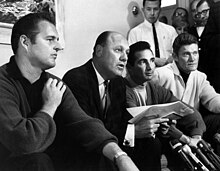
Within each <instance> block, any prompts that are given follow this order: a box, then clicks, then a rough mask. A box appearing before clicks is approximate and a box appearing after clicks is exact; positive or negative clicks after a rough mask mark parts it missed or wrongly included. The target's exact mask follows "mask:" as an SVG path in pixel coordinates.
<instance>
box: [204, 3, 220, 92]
mask: <svg viewBox="0 0 220 171" xmlns="http://www.w3.org/2000/svg"><path fill="white" fill-rule="evenodd" d="M219 9H220V1H219V0H214V2H213V5H212V6H211V8H210V13H209V19H208V22H207V24H206V28H205V34H204V47H205V52H204V53H205V54H204V56H205V59H207V58H208V60H206V65H205V71H204V72H205V73H206V74H207V77H208V79H209V81H210V83H211V84H212V85H213V87H214V88H215V90H216V91H217V92H218V93H220V81H219V78H220V77H219V75H220V65H219V63H220V60H219V59H220V58H219V54H220V22H219V21H220V20H219V18H220V10H219Z"/></svg>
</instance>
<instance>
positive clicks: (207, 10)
mask: <svg viewBox="0 0 220 171" xmlns="http://www.w3.org/2000/svg"><path fill="white" fill-rule="evenodd" d="M209 10H210V8H208V9H204V10H202V11H201V12H197V14H196V15H195V17H196V18H199V17H201V16H202V15H203V16H204V15H207V13H208V12H209Z"/></svg>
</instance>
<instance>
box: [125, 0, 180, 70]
mask: <svg viewBox="0 0 220 171" xmlns="http://www.w3.org/2000/svg"><path fill="white" fill-rule="evenodd" d="M142 11H143V13H144V17H145V20H144V22H142V23H141V24H139V25H138V26H136V27H134V28H132V29H131V30H130V31H129V33H128V42H129V44H130V45H131V44H133V43H135V42H138V41H147V42H149V43H150V45H151V47H152V49H153V51H154V54H155V56H156V58H155V63H156V66H163V65H166V64H168V63H171V62H172V61H173V59H172V44H173V41H174V39H175V38H176V36H177V33H176V31H175V29H174V28H173V27H172V26H170V25H167V24H164V23H161V22H160V21H159V20H158V18H159V15H160V11H161V0H143V9H142Z"/></svg>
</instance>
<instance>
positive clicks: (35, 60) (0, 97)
mask: <svg viewBox="0 0 220 171" xmlns="http://www.w3.org/2000/svg"><path fill="white" fill-rule="evenodd" d="M58 40H59V37H58V33H57V30H56V27H55V23H54V19H53V18H52V17H51V16H50V15H49V14H48V13H30V14H28V15H25V16H24V17H22V18H20V19H19V20H18V21H17V22H16V23H15V24H14V26H13V28H12V35H11V46H12V50H13V53H14V55H13V56H12V57H11V58H10V61H9V62H8V63H6V64H4V65H3V66H1V67H0V92H1V93H0V112H1V115H0V158H1V161H0V162H1V164H0V167H1V168H0V170H31V171H34V170H49V171H50V170H53V169H58V168H57V167H56V166H57V163H52V160H51V158H50V157H55V156H50V157H49V156H48V154H49V150H51V151H53V152H54V153H53V154H57V153H56V152H58V151H56V150H58V149H60V148H63V147H65V148H68V153H71V152H73V151H72V148H78V147H83V149H86V150H88V151H90V152H93V153H94V154H95V153H99V154H100V155H104V156H106V157H107V158H108V159H109V161H110V160H111V161H112V163H113V160H114V159H115V164H116V165H117V166H118V168H119V170H123V171H124V170H130V171H131V170H137V168H136V166H135V165H134V164H133V162H132V161H131V159H130V158H129V157H128V156H126V154H125V153H124V152H123V151H122V150H121V149H120V148H119V147H118V145H117V138H116V137H115V136H113V135H112V134H111V133H110V132H109V131H107V130H106V129H105V127H104V126H103V124H102V123H101V122H100V121H99V120H98V119H94V118H91V117H89V116H88V115H86V114H85V112H84V111H83V110H82V109H81V108H80V106H79V105H78V103H77V101H76V99H75V97H74V96H73V94H72V93H71V91H70V89H69V88H68V87H67V86H66V85H65V84H64V83H63V82H62V81H61V79H59V78H58V77H56V76H54V75H52V74H50V73H48V72H46V70H47V69H50V68H53V67H55V65H56V59H57V56H58V52H59V51H60V50H62V47H61V46H60V44H59V41H58ZM74 142H75V145H76V146H75V147H74ZM68 143H69V144H70V146H67V144H68ZM55 144H56V146H54V145H55ZM66 157H67V156H66ZM62 159H63V158H58V160H56V162H57V161H60V160H62ZM71 162H72V165H73V166H75V165H77V163H76V162H75V160H74V159H73V158H72V159H71ZM53 164H54V165H53ZM67 167H68V166H67V165H62V167H61V168H59V169H60V170H66V168H67ZM77 169H79V168H77ZM79 170H80V169H79ZM95 170H96V169H95Z"/></svg>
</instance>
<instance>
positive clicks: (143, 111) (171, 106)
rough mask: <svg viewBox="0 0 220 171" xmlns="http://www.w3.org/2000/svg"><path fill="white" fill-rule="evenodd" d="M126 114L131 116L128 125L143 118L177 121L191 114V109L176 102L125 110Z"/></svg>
mask: <svg viewBox="0 0 220 171" xmlns="http://www.w3.org/2000/svg"><path fill="white" fill-rule="evenodd" d="M127 110H128V112H129V113H130V114H131V115H132V116H133V118H132V119H130V120H129V122H130V123H134V124H135V123H137V122H138V121H140V120H141V119H142V118H143V117H145V118H149V119H153V118H169V119H172V120H177V119H180V118H182V117H183V116H185V115H188V114H192V113H193V112H194V111H193V109H191V108H189V107H188V106H186V105H185V104H184V103H182V102H181V101H176V102H172V103H165V104H157V105H148V106H138V107H131V108H127Z"/></svg>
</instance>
